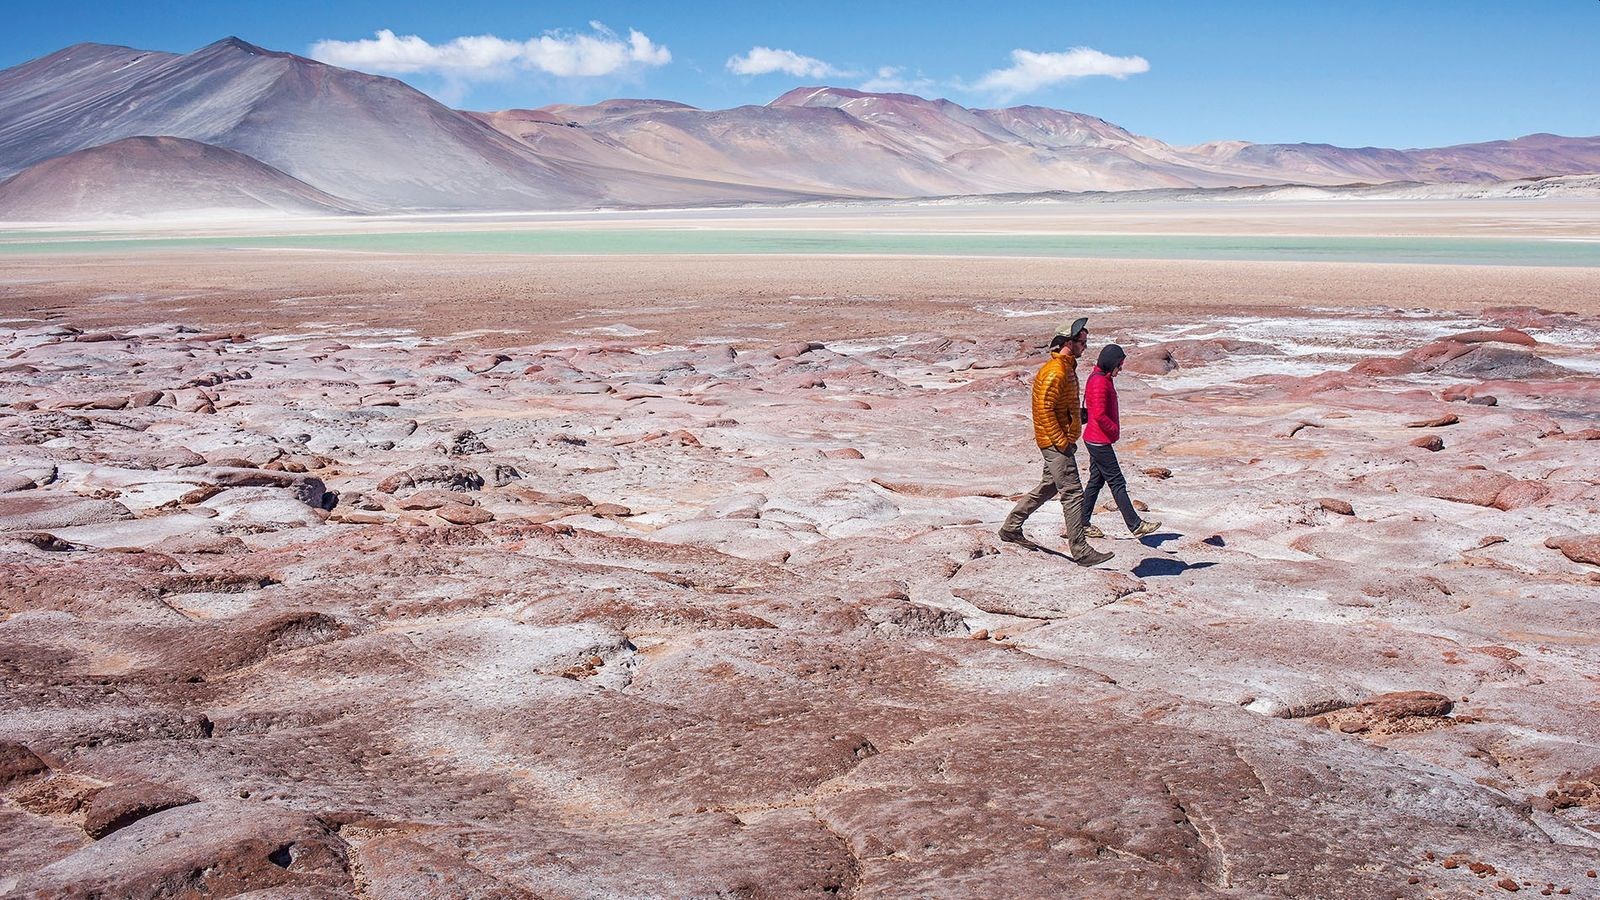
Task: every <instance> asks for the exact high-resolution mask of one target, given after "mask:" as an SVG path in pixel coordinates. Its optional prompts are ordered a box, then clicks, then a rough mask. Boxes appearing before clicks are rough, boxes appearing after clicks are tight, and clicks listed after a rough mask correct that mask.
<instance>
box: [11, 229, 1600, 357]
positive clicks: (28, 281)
mask: <svg viewBox="0 0 1600 900" xmlns="http://www.w3.org/2000/svg"><path fill="white" fill-rule="evenodd" d="M0 271H3V275H0V317H4V318H6V319H9V320H14V321H26V320H38V321H57V322H71V323H75V324H83V325H85V326H95V327H115V326H119V325H129V324H134V323H140V322H161V321H165V322H187V323H192V324H195V325H197V326H204V327H206V328H208V329H212V328H224V329H232V328H248V329H265V330H271V331H295V330H299V329H301V328H303V327H305V326H306V325H307V323H327V322H335V323H343V324H348V325H352V326H359V327H367V328H405V329H412V330H414V331H416V332H417V333H419V334H424V335H433V336H442V335H450V334H459V333H464V332H476V331H485V330H487V331H493V332H495V333H496V334H499V335H507V334H511V335H520V336H522V337H535V338H545V337H551V336H555V335H558V334H562V333H566V332H570V331H572V330H575V329H582V328H588V327H598V326H607V325H626V326H628V327H631V328H639V329H648V330H650V331H651V332H654V333H656V334H659V335H660V336H661V337H662V338H663V339H671V340H682V339H689V338H694V337H696V336H705V335H707V334H729V335H736V334H740V333H744V332H746V331H748V330H749V329H756V332H755V333H756V334H758V335H760V334H770V333H772V332H773V331H775V330H778V329H781V330H782V331H783V332H784V333H786V334H789V335H791V336H793V337H795V338H804V339H812V340H824V339H836V338H842V337H854V336H862V335H868V336H872V335H885V334H902V333H906V332H908V331H910V332H943V333H948V334H962V335H1002V334H1005V335H1009V334H1014V333H1018V332H1020V331H1024V330H1026V329H1025V328H1024V326H1025V325H1026V324H1027V319H1026V317H1024V318H1023V319H1020V320H1019V319H1018V318H1017V317H1015V314H1016V313H1032V312H1039V311H1041V310H1050V309H1060V310H1063V311H1069V310H1073V309H1080V308H1103V307H1120V308H1124V309H1126V310H1127V311H1129V312H1130V313H1131V314H1149V315H1151V316H1154V317H1157V318H1160V317H1172V316H1179V315H1196V314H1201V313H1206V312H1227V311H1230V310H1242V309H1257V310H1262V311H1267V310H1274V309H1277V310H1298V309H1305V308H1323V309H1333V308H1350V307H1392V308H1397V309H1418V308H1424V309H1452V310H1478V309H1483V308H1485V307H1493V306H1504V305H1529V306H1537V307H1543V308H1547V309H1554V310H1565V311H1573V312H1593V311H1596V310H1597V309H1600V269H1580V268H1533V267H1484V266H1399V265H1372V264H1348V263H1257V262H1195V261H1152V260H1130V261H1119V260H1078V259H971V258H967V259H945V258H929V257H902V258H891V257H854V256H851V257H765V256H763V257H749V256H741V257H726V256H724V257H690V256H605V257H560V256H537V257H530V256H515V257H512V256H499V257H495V256H475V257H462V256H453V257H451V256H409V257H407V256H388V255H365V254H341V253H324V252H317V253H304V252H270V251H232V252H229V251H215V252H205V253H174V254H158V255H153V256H128V255H108V256H93V257H69V256H52V257H11V258H7V259H6V260H5V262H4V268H3V270H0ZM1008 313H1010V314H1011V315H1008ZM1035 330H1036V329H1035ZM496 339H498V338H496Z"/></svg>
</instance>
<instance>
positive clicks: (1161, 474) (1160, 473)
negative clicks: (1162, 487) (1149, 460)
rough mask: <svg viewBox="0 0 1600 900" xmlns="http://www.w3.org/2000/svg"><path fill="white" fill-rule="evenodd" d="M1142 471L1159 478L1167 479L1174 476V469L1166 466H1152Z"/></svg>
mask: <svg viewBox="0 0 1600 900" xmlns="http://www.w3.org/2000/svg"><path fill="white" fill-rule="evenodd" d="M1142 471H1143V472H1144V474H1145V475H1147V476H1149V477H1151V478H1155V479H1157V480H1166V479H1168V478H1171V477H1172V470H1171V469H1169V468H1167V467H1166V466H1150V467H1149V468H1147V469H1143V470H1142Z"/></svg>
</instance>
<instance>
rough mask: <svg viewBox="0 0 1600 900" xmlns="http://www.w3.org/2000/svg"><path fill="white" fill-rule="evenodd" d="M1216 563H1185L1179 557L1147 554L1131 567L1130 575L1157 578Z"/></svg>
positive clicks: (1203, 567) (1208, 566)
mask: <svg viewBox="0 0 1600 900" xmlns="http://www.w3.org/2000/svg"><path fill="white" fill-rule="evenodd" d="M1214 565H1216V563H1214V562H1197V563H1187V562H1184V561H1183V560H1181V559H1173V558H1172V557H1170V556H1147V557H1145V558H1144V559H1142V560H1140V562H1139V564H1138V565H1137V566H1134V567H1133V571H1132V573H1131V574H1132V575H1133V577H1135V578H1159V577H1162V576H1167V575H1182V574H1183V573H1185V572H1190V571H1193V570H1195V569H1209V568H1211V567H1212V566H1214Z"/></svg>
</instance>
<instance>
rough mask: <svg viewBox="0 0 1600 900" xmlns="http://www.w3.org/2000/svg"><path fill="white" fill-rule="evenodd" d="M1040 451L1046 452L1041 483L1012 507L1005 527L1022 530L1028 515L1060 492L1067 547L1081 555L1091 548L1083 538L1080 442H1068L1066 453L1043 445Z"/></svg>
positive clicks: (1011, 529) (1007, 529) (1076, 554)
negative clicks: (1079, 473) (1078, 458)
mask: <svg viewBox="0 0 1600 900" xmlns="http://www.w3.org/2000/svg"><path fill="white" fill-rule="evenodd" d="M1039 452H1040V453H1041V454H1043V455H1044V474H1043V475H1041V476H1040V478H1039V485H1038V487H1035V488H1034V489H1033V490H1031V491H1029V492H1028V493H1027V495H1026V496H1024V497H1023V498H1022V499H1021V500H1018V501H1017V505H1016V506H1013V507H1012V508H1011V514H1010V515H1008V516H1006V522H1005V525H1004V528H1005V530H1006V531H1021V530H1022V523H1024V522H1026V521H1027V520H1028V517H1029V516H1031V515H1033V514H1034V512H1035V511H1036V510H1038V508H1039V507H1041V506H1043V505H1045V503H1046V502H1047V501H1049V499H1050V498H1051V497H1054V496H1056V495H1058V494H1059V495H1060V496H1061V514H1062V516H1064V517H1065V518H1066V522H1067V547H1068V549H1069V550H1070V551H1071V552H1072V555H1073V556H1081V555H1082V554H1084V553H1085V552H1087V551H1088V550H1089V543H1088V542H1087V541H1085V540H1084V539H1083V484H1082V483H1081V482H1080V481H1079V480H1078V461H1077V459H1076V458H1075V454H1076V452H1077V445H1076V444H1068V445H1067V452H1065V453H1062V452H1061V451H1060V450H1057V449H1055V448H1054V447H1044V448H1041V449H1040V451H1039Z"/></svg>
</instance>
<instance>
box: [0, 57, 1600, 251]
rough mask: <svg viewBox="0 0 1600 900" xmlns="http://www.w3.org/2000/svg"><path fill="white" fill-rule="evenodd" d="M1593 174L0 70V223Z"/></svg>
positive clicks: (1588, 166) (780, 102)
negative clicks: (461, 104) (461, 106)
mask: <svg viewBox="0 0 1600 900" xmlns="http://www.w3.org/2000/svg"><path fill="white" fill-rule="evenodd" d="M286 135H292V139H291V138H289V137H286ZM155 138H163V140H155ZM166 138H170V139H173V140H165V139H166ZM129 139H138V140H129ZM1594 172H1600V137H1587V138H1584V137H1560V136H1556V135H1548V134H1538V135H1529V136H1527V137H1521V138H1517V139H1516V140H1507V141H1492V142H1488V143H1482V144H1464V145H1460V146H1455V147H1443V148H1438V149H1425V150H1386V149H1381V148H1371V147H1368V148H1359V149H1350V148H1341V147H1333V146H1329V145H1326V144H1250V143H1244V142H1240V141H1223V142H1215V143H1210V144H1202V145H1199V146H1194V147H1174V146H1170V145H1168V144H1165V143H1162V142H1161V141H1159V140H1156V139H1154V138H1149V137H1143V136H1140V135H1136V134H1132V133H1130V132H1128V131H1126V130H1125V129H1122V128H1119V127H1117V126H1116V125H1113V124H1111V123H1109V122H1106V121H1103V120H1101V119H1097V118H1094V117H1092V116H1086V115H1082V114H1079V113H1073V112H1066V111H1062V110H1055V109H1046V108H1043V107H1037V106H1017V107H1010V108H1006V109H969V108H967V107H963V106H960V105H958V104H955V103H952V102H950V101H948V100H926V99H923V98H921V97H915V96H911V95H908V94H873V93H866V92H863V91H855V90H848V89H843V88H830V87H806V88H797V89H795V90H793V91H790V92H789V93H787V94H784V95H783V96H781V97H779V98H777V99H776V100H774V101H772V102H771V103H769V104H767V105H765V106H742V107H738V108H735V109H727V110H701V109H695V108H693V107H690V106H685V105H683V104H681V103H671V102H667V101H657V100H610V101H606V102H603V103H598V104H594V105H592V106H567V105H556V106H549V107H545V108H543V109H538V110H506V111H502V112H491V113H478V112H462V111H458V110H452V109H449V108H448V107H445V106H443V105H441V104H439V103H438V102H436V101H434V100H432V99H430V98H429V97H427V96H426V95H424V94H422V93H421V92H419V91H417V90H415V89H413V88H411V87H409V86H407V85H405V84H404V83H402V82H399V81H396V80H394V79H391V78H383V77H378V76H373V75H366V74H363V73H360V72H353V71H350V70H347V69H340V68H337V67H335V66H329V65H325V64H323V63H319V62H315V61H312V60H309V59H305V58H302V57H299V56H295V55H293V54H289V53H279V52H274V51H270V50H264V49H262V48H260V47H256V46H253V45H251V44H248V43H245V42H244V41H241V40H238V39H237V38H228V39H226V40H222V41H218V42H217V43H215V44H211V45H210V46H207V47H204V48H202V49H200V50H197V51H195V52H193V53H189V54H183V55H178V54H171V53H157V52H147V51H141V50H134V49H130V48H127V47H115V46H107V45H103V44H78V45H75V46H72V47H68V48H66V49H64V50H60V51H57V52H55V53H52V54H50V55H48V56H44V57H41V58H39V59H36V60H33V61H31V62H27V63H23V64H22V65H19V66H15V67H13V68H10V69H7V70H4V71H0V178H7V179H9V180H7V181H6V182H4V183H3V184H0V220H5V219H9V220H19V219H20V220H30V219H74V218H94V217H98V216H107V215H111V216H115V215H142V214H150V213H161V212H168V211H170V212H182V211H185V210H212V209H218V210H239V211H259V212H272V213H359V212H387V211H408V210H410V211H435V210H437V211H446V210H540V209H577V208H589V207H596V206H668V205H670V206H696V205H713V204H727V203H782V202H792V201H800V200H817V199H865V198H913V197H942V196H961V195H995V194H1031V193H1040V192H1050V191H1129V190H1143V189H1186V188H1226V187H1241V186H1252V185H1293V184H1301V185H1352V184H1379V183H1388V182H1416V183H1428V184H1437V183H1489V182H1498V181H1505V180H1512V179H1526V178H1538V177H1544V176H1552V175H1574V174H1584V173H1594ZM13 176H14V177H13Z"/></svg>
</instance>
